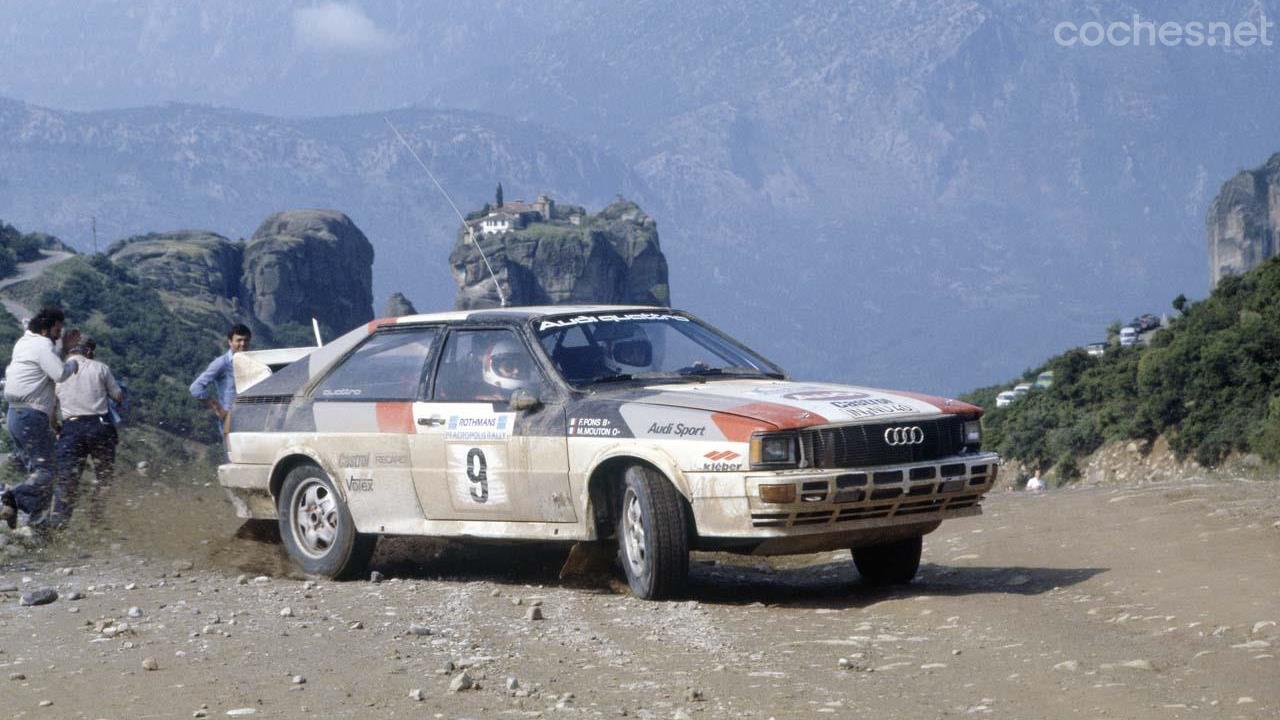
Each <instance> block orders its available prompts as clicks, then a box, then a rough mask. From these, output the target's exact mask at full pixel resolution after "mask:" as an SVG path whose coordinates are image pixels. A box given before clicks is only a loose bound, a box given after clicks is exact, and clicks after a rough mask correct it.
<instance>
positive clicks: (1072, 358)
mask: <svg viewBox="0 0 1280 720" xmlns="http://www.w3.org/2000/svg"><path fill="white" fill-rule="evenodd" d="M1179 304H1180V305H1181V306H1182V307H1181V310H1182V315H1181V316H1180V317H1178V318H1176V319H1174V321H1173V322H1172V324H1171V325H1170V326H1169V327H1168V328H1167V329H1165V330H1163V331H1160V332H1157V333H1156V334H1155V335H1154V336H1152V338H1151V344H1150V345H1149V346H1146V347H1143V346H1138V347H1132V348H1120V347H1111V348H1109V349H1108V350H1107V353H1106V355H1105V356H1103V357H1090V356H1089V355H1087V354H1086V353H1084V352H1083V351H1081V350H1071V351H1069V352H1066V353H1064V354H1062V355H1059V356H1058V357H1055V358H1053V359H1051V360H1049V362H1048V363H1046V364H1045V365H1044V366H1043V367H1041V368H1036V369H1035V370H1032V371H1030V372H1028V373H1026V374H1025V375H1024V378H1023V380H1024V381H1025V380H1027V379H1030V378H1033V377H1035V375H1037V374H1038V373H1039V372H1042V371H1044V370H1053V371H1054V384H1053V386H1052V387H1050V388H1049V389H1047V390H1033V391H1032V392H1031V393H1030V394H1028V395H1027V396H1026V397H1024V398H1022V399H1020V400H1018V401H1015V402H1014V403H1013V404H1011V405H1009V406H1007V407H1004V408H995V407H994V405H995V403H994V398H995V395H996V393H998V392H999V391H1001V390H1004V389H1007V388H1009V387H1012V386H1013V385H1014V384H1015V383H1008V384H1007V385H1004V386H993V387H987V388H982V389H980V390H977V391H974V392H973V393H970V394H968V395H966V396H965V397H964V399H965V400H967V401H969V402H974V403H976V404H979V405H982V406H984V407H986V408H988V413H987V414H986V416H985V418H984V428H985V431H986V445H987V447H990V448H992V449H994V450H996V451H997V452H1000V453H1001V454H1003V455H1005V456H1007V457H1010V458H1013V459H1017V460H1021V461H1024V462H1027V463H1030V464H1032V465H1035V466H1036V467H1040V468H1045V467H1050V466H1057V467H1060V468H1061V467H1062V463H1063V461H1064V458H1066V457H1068V456H1070V457H1072V458H1078V457H1080V456H1082V455H1086V454H1088V453H1090V452H1093V451H1094V450H1096V449H1097V448H1098V447H1099V446H1101V444H1102V443H1104V442H1107V441H1116V440H1129V439H1143V440H1149V439H1152V438H1154V437H1155V436H1157V435H1160V434H1163V435H1165V436H1166V437H1167V438H1168V439H1169V444H1170V447H1171V448H1172V449H1173V451H1174V452H1175V453H1176V454H1177V455H1178V456H1179V457H1180V458H1188V457H1191V458H1195V460H1196V461H1197V462H1199V463H1201V464H1203V465H1206V466H1213V465H1216V464H1218V463H1220V462H1221V461H1222V460H1223V459H1224V458H1225V457H1226V456H1227V455H1229V454H1231V453H1233V452H1256V453H1258V454H1260V455H1262V456H1263V457H1264V458H1267V459H1268V460H1270V461H1272V462H1280V450H1277V449H1276V448H1277V447H1280V429H1277V428H1280V408H1277V407H1276V402H1277V401H1276V399H1275V398H1276V397H1277V395H1280V258H1273V259H1271V260H1269V261H1267V262H1265V263H1263V264H1262V265H1260V266H1258V267H1257V268H1254V269H1253V270H1252V271H1251V272H1249V273H1246V274H1244V275H1241V276H1231V277H1226V278H1223V280H1222V281H1221V282H1220V283H1219V285H1218V288H1217V289H1216V290H1215V291H1214V293H1213V294H1212V295H1211V296H1210V297H1209V298H1207V299H1206V300H1203V301H1201V302H1197V303H1192V304H1187V303H1186V302H1185V299H1184V301H1183V302H1181V303H1179ZM1066 469H1070V467H1069V466H1068V467H1067V468H1066Z"/></svg>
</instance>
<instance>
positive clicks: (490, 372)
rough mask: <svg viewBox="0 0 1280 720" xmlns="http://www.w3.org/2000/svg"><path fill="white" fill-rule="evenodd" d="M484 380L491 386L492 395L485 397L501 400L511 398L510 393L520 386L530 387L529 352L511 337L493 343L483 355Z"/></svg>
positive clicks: (531, 377) (531, 372) (531, 370)
mask: <svg viewBox="0 0 1280 720" xmlns="http://www.w3.org/2000/svg"><path fill="white" fill-rule="evenodd" d="M484 381H485V383H486V384H487V385H489V386H490V387H491V388H493V394H492V396H490V397H488V398H486V399H490V400H498V401H501V402H505V401H507V400H509V399H511V393H513V392H515V391H516V390H519V389H520V388H528V387H532V385H533V368H531V367H530V359H529V353H527V352H526V351H525V349H524V348H523V347H521V346H520V345H519V344H517V343H516V342H515V341H514V340H511V339H502V340H499V341H498V342H496V343H494V344H493V346H492V347H490V348H489V351H488V352H486V353H485V355H484Z"/></svg>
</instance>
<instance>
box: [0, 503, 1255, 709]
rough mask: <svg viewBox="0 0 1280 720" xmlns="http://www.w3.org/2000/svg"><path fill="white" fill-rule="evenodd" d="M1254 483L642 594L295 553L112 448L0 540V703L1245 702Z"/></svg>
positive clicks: (440, 562)
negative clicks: (861, 576) (127, 474)
mask: <svg viewBox="0 0 1280 720" xmlns="http://www.w3.org/2000/svg"><path fill="white" fill-rule="evenodd" d="M1276 489H1277V486H1276V484H1275V483H1274V482H1267V483H1247V482H1216V483H1197V482H1178V483H1164V484H1156V485H1147V486H1141V487H1125V488H1114V487H1111V488H1080V489H1072V490H1066V491H1059V492H1049V493H1044V494H1038V495H1032V494H1026V493H1001V494H998V495H996V496H994V497H992V498H990V499H989V500H988V501H987V503H986V514H985V515H984V516H981V517H977V518H966V519H963V520H958V521H951V522H949V523H946V524H944V525H943V527H942V528H941V529H940V530H939V531H938V532H936V533H934V534H933V535H930V536H929V537H927V538H926V542H925V556H924V564H923V565H922V569H921V573H920V577H919V579H918V581H917V582H916V583H915V584H914V585H912V586H910V587H909V588H906V589H900V590H892V591H879V590H872V589H868V588H864V587H862V586H860V585H859V584H858V578H857V573H856V571H855V570H854V568H853V565H852V562H850V560H849V556H848V553H847V552H842V553H823V554H818V555H808V556H802V557H795V558H785V559H777V560H773V561H766V560H763V559H756V558H742V557H734V556H727V555H701V554H700V555H697V556H696V558H695V562H694V567H693V571H692V587H691V591H690V593H689V595H688V596H687V597H686V598H685V599H683V600H679V601H675V602H666V603H651V602H643V601H639V600H635V599H633V598H631V597H629V596H626V595H624V594H619V589H620V588H621V587H623V586H622V585H621V584H620V583H619V582H618V579H617V578H616V577H595V578H590V579H578V580H574V581H572V582H569V581H560V580H558V579H557V571H558V570H559V567H560V563H561V562H562V561H563V559H564V557H565V555H566V549H565V548H562V547H546V546H538V547H528V546H521V547H517V548H514V549H513V548H510V547H491V546H461V545H457V544H453V543H435V542H429V541H423V540H409V539H395V540H390V541H384V542H383V543H381V544H380V546H379V551H378V554H377V556H376V557H375V560H374V567H375V569H376V570H377V572H378V573H380V574H381V575H382V576H383V578H384V579H383V580H382V581H381V582H378V583H374V582H369V581H355V582H341V583H339V582H330V581H327V580H315V579H308V578H304V577H301V576H298V575H295V574H293V573H292V571H291V570H290V566H289V564H288V562H287V561H286V560H285V559H284V557H283V556H282V555H281V554H280V552H279V550H278V547H277V546H276V545H274V544H273V543H272V540H273V536H274V533H273V532H272V528H271V527H270V526H269V525H268V526H263V525H248V526H244V525H241V524H240V523H239V522H238V521H237V520H236V519H235V518H234V517H233V515H232V513H231V510H230V508H229V507H228V505H227V504H226V503H225V501H224V500H223V499H222V496H221V493H220V491H218V490H217V489H216V488H214V487H211V486H209V485H207V484H205V483H199V482H198V483H192V484H177V483H166V482H156V481H153V480H143V479H139V478H134V479H133V480H132V481H131V482H129V483H125V487H122V488H120V489H119V490H118V491H117V493H116V498H118V499H117V500H116V501H115V505H114V506H113V507H112V508H111V509H110V510H111V511H110V512H109V513H108V515H109V517H110V518H111V525H110V526H109V527H105V528H96V529H93V528H87V527H84V526H83V524H77V525H75V526H73V529H72V530H71V531H70V532H69V534H68V535H67V536H64V538H63V539H62V540H60V541H58V542H56V543H54V544H52V545H50V546H47V547H33V546H32V545H31V544H30V542H29V541H28V540H26V539H24V538H22V537H21V536H8V537H9V538H10V540H9V541H7V542H5V543H3V544H0V683H3V684H0V691H2V692H0V698H3V700H2V701H0V717H15V718H17V717H22V718H175V717H228V716H230V717H237V716H252V717H256V718H286V717H288V718H293V717H308V716H312V717H321V718H364V717H414V718H418V717H433V718H488V717H513V718H520V717H542V716H551V717H561V716H563V717H607V718H617V717H638V718H739V717H748V718H769V717H774V718H798V717H837V718H863V717H865V718H883V717H904V718H907V717H910V718H938V717H944V716H945V717H968V716H990V717H1007V718H1059V717H1061V718H1183V717H1188V718H1189V717H1212V718H1217V717H1222V718H1237V717H1239V718H1274V717H1277V716H1278V715H1280V660H1277V652H1278V651H1280V630H1278V628H1277V624H1276V623H1277V622H1278V621H1280V501H1278V500H1277V497H1276V495H1277V493H1276ZM80 521H82V519H80V520H78V523H79V522H80ZM41 590H54V591H56V593H57V599H55V600H53V601H51V602H49V603H48V604H44V605H36V606H26V605H23V604H22V597H23V596H25V595H28V594H32V593H37V592H38V591H41ZM46 596H47V595H46Z"/></svg>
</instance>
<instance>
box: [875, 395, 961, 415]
mask: <svg viewBox="0 0 1280 720" xmlns="http://www.w3.org/2000/svg"><path fill="white" fill-rule="evenodd" d="M884 392H887V393H891V394H893V395H902V396H903V397H909V398H911V399H912V400H919V401H920V402H927V403H929V404H930V405H932V406H934V407H936V408H938V410H940V411H942V412H944V413H951V414H955V415H972V416H974V417H982V408H980V407H978V406H977V405H970V404H969V403H967V402H961V401H960V400H951V399H950V398H943V397H938V396H937V395H925V394H923V393H915V392H907V391H904V390H885V391H884Z"/></svg>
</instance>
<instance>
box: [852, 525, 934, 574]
mask: <svg viewBox="0 0 1280 720" xmlns="http://www.w3.org/2000/svg"><path fill="white" fill-rule="evenodd" d="M923 549H924V538H923V537H921V536H919V535H917V536H915V537H910V538H907V539H906V540H898V541H897V542H891V543H885V544H884V545H872V546H870V547H862V548H856V549H855V550H854V551H853V564H854V565H856V566H857V568H858V574H860V575H862V581H863V582H864V583H866V584H868V585H905V584H907V583H909V582H911V580H912V579H913V578H915V576H916V571H917V570H919V569H920V553H921V551H922V550H923Z"/></svg>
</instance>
